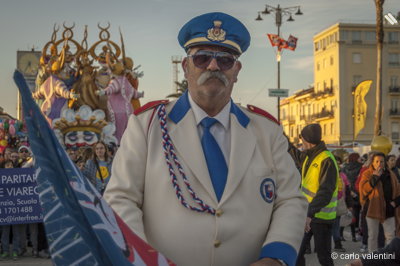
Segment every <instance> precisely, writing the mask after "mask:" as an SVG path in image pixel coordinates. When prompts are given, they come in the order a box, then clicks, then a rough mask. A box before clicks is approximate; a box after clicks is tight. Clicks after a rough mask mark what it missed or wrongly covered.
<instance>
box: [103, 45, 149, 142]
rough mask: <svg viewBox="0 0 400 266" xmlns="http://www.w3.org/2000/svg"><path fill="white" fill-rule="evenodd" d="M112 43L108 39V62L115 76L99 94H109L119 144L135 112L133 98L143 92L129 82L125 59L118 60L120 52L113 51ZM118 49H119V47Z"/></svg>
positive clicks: (110, 109)
mask: <svg viewBox="0 0 400 266" xmlns="http://www.w3.org/2000/svg"><path fill="white" fill-rule="evenodd" d="M110 43H111V41H108V47H109V49H108V50H107V54H106V62H107V65H108V67H109V69H110V70H111V73H112V76H113V77H112V79H111V81H110V84H109V85H108V86H107V88H105V89H101V90H99V91H98V92H97V94H98V95H107V96H108V101H107V107H108V115H109V118H110V121H111V122H113V123H114V124H115V127H116V134H115V136H116V137H117V139H118V144H119V142H120V140H121V137H122V134H123V133H124V131H125V129H126V126H127V124H128V118H129V116H130V115H131V114H132V113H133V107H132V104H131V99H132V98H136V99H138V98H140V97H141V96H143V93H139V92H138V91H137V90H135V89H134V88H133V86H132V85H131V83H130V82H129V80H128V78H127V77H126V75H125V66H124V63H123V60H118V54H117V53H116V54H113V53H112V50H111V46H110ZM111 44H113V46H114V47H115V46H116V45H115V44H114V43H111ZM116 50H117V51H118V50H119V49H116ZM114 62H115V63H114Z"/></svg>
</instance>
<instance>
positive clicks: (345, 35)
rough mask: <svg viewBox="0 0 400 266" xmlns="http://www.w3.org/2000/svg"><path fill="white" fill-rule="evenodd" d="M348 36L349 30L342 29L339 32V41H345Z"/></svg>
mask: <svg viewBox="0 0 400 266" xmlns="http://www.w3.org/2000/svg"><path fill="white" fill-rule="evenodd" d="M348 38H349V32H348V31H347V30H343V31H341V32H340V40H341V41H347V39H348Z"/></svg>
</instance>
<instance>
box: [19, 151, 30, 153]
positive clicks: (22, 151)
mask: <svg viewBox="0 0 400 266" xmlns="http://www.w3.org/2000/svg"><path fill="white" fill-rule="evenodd" d="M19 152H20V153H29V151H28V150H20V151H19Z"/></svg>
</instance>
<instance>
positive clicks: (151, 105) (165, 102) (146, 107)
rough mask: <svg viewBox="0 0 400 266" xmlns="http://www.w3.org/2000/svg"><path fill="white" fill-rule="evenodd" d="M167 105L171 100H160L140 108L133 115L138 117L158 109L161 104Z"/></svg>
mask: <svg viewBox="0 0 400 266" xmlns="http://www.w3.org/2000/svg"><path fill="white" fill-rule="evenodd" d="M167 103H169V100H158V101H152V102H148V103H146V104H145V105H143V106H141V107H140V108H138V109H136V110H135V111H134V112H133V113H134V115H138V114H141V113H143V112H144V111H147V110H150V109H152V108H154V107H157V106H159V105H160V104H167Z"/></svg>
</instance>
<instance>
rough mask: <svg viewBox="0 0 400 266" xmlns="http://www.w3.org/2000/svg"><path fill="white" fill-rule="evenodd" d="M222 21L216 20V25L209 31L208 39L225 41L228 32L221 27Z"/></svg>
mask: <svg viewBox="0 0 400 266" xmlns="http://www.w3.org/2000/svg"><path fill="white" fill-rule="evenodd" d="M221 25H222V21H219V20H215V21H214V27H213V28H211V29H209V30H208V31H207V33H208V35H207V39H209V40H211V41H218V42H222V41H225V35H226V32H225V31H224V30H223V29H221Z"/></svg>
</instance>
